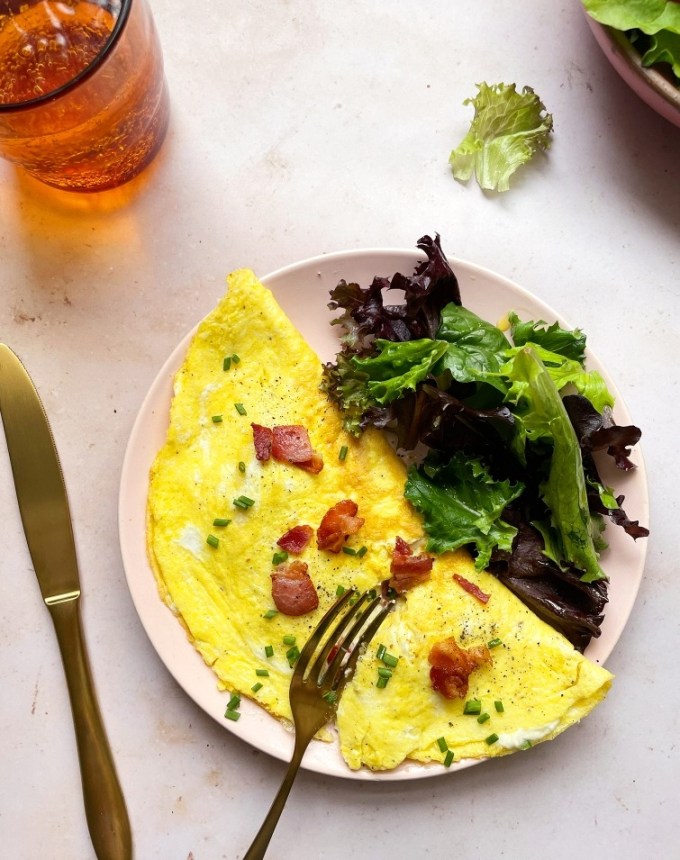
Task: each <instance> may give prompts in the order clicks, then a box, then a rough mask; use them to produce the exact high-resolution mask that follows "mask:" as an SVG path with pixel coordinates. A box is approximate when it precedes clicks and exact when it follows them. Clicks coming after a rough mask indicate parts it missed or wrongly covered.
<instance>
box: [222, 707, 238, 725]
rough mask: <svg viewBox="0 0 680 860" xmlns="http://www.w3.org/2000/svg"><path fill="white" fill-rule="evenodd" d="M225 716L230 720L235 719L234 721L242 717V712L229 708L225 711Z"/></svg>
mask: <svg viewBox="0 0 680 860" xmlns="http://www.w3.org/2000/svg"><path fill="white" fill-rule="evenodd" d="M224 716H225V717H226V718H227V719H228V720H233V721H234V722H236V721H237V720H240V719H241V714H240V713H239V712H238V711H230V710H229V708H227V710H226V711H225V712H224Z"/></svg>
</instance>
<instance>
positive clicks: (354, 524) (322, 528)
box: [316, 499, 364, 552]
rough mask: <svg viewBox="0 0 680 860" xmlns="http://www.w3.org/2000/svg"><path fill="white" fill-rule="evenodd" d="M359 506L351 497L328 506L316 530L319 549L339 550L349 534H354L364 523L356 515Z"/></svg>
mask: <svg viewBox="0 0 680 860" xmlns="http://www.w3.org/2000/svg"><path fill="white" fill-rule="evenodd" d="M358 510H359V506H358V505H357V503H356V502H353V501H352V500H351V499H344V500H343V501H342V502H338V503H337V504H336V505H333V507H332V508H329V509H328V510H327V511H326V513H325V514H324V516H323V519H322V520H321V524H320V525H319V528H318V529H317V530H316V545H317V546H318V547H319V549H327V550H330V551H331V552H340V550H341V549H342V546H343V544H344V543H345V541H346V540H347V538H348V537H349V536H350V535H354V534H356V533H357V532H358V531H359V529H360V528H361V527H362V526H363V524H364V519H363V518H362V517H358V516H357V512H358Z"/></svg>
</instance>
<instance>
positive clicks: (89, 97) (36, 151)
mask: <svg viewBox="0 0 680 860" xmlns="http://www.w3.org/2000/svg"><path fill="white" fill-rule="evenodd" d="M168 114H169V103H168V93H167V87H166V84H165V76H164V73H163V56H162V53H161V48H160V43H159V40H158V36H157V33H156V30H155V27H154V23H153V19H152V17H151V12H150V10H149V8H148V6H147V3H146V0H89V2H84V0H0V155H1V156H3V157H4V158H6V159H8V160H9V161H13V162H15V163H17V164H20V165H22V166H23V167H24V168H25V169H26V170H27V171H28V172H29V173H31V174H32V175H33V176H35V177H36V178H37V179H40V180H42V181H43V182H46V183H47V184H48V185H53V186H55V187H57V188H63V189H67V190H71V191H101V190H103V189H106V188H113V187H115V186H118V185H121V184H122V183H124V182H127V181H128V180H129V179H132V177H133V176H136V175H137V174H138V173H139V172H140V171H141V170H142V169H143V168H144V167H145V166H146V165H147V164H148V163H149V162H150V161H151V160H152V159H153V157H154V156H155V155H156V153H157V152H158V150H159V148H160V146H161V143H162V142H163V138H164V137H165V132H166V130H167V125H168Z"/></svg>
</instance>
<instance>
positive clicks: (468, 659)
mask: <svg viewBox="0 0 680 860" xmlns="http://www.w3.org/2000/svg"><path fill="white" fill-rule="evenodd" d="M427 659H428V661H429V663H430V666H431V667H432V668H431V669H430V683H431V684H432V689H433V690H436V691H437V692H438V693H441V694H442V696H444V698H446V699H463V698H465V696H466V695H467V691H468V681H469V678H470V675H471V674H472V672H473V671H474V670H475V669H476V668H477V667H478V666H482V665H483V664H484V663H490V662H491V654H490V653H489V649H488V648H487V647H486V645H478V646H476V647H475V648H467V649H464V648H461V647H460V646H459V645H458V643H457V642H456V640H455V639H454V638H453V636H450V637H449V638H448V639H444V640H443V641H441V642H435V644H434V645H433V646H432V648H431V650H430V653H429V654H428V657H427Z"/></svg>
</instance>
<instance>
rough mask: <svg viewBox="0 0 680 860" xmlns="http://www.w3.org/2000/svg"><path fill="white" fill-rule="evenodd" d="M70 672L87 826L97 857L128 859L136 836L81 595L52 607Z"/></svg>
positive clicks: (56, 603)
mask: <svg viewBox="0 0 680 860" xmlns="http://www.w3.org/2000/svg"><path fill="white" fill-rule="evenodd" d="M48 608H49V610H50V614H51V616H52V621H53V623H54V629H55V630H56V633H57V640H58V642H59V650H60V651H61V659H62V662H63V664H64V672H65V673H66V682H67V684H68V692H69V698H70V700H71V711H72V713H73V724H74V727H75V732H76V743H77V745H78V759H79V761H80V775H81V779H82V783H83V798H84V800H85V814H86V816H87V826H88V829H89V831H90V837H91V838H92V844H93V846H94V850H95V854H96V855H97V858H98V860H130V858H132V835H131V833H130V822H129V820H128V815H127V810H126V808H125V800H124V798H123V793H122V791H121V788H120V784H119V782H118V778H117V776H116V769H115V766H114V763H113V757H112V755H111V749H110V747H109V743H108V741H107V739H106V733H105V731H104V725H103V723H102V719H101V714H100V712H99V706H98V704H97V698H96V694H95V690H94V684H93V683H92V674H91V672H90V666H89V663H88V659H87V652H86V650H85V639H84V637H83V629H82V624H81V621H80V608H79V599H78V597H75V598H74V599H70V600H64V601H60V602H55V603H52V604H50V605H49V606H48Z"/></svg>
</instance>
